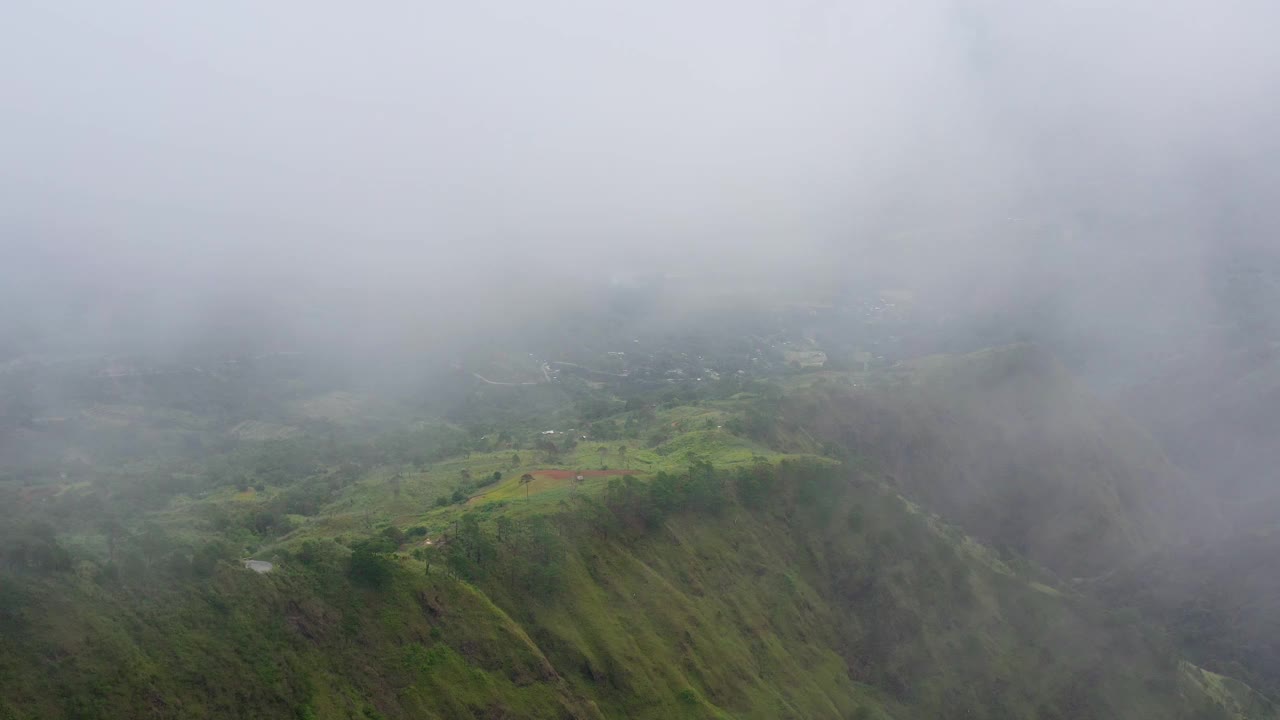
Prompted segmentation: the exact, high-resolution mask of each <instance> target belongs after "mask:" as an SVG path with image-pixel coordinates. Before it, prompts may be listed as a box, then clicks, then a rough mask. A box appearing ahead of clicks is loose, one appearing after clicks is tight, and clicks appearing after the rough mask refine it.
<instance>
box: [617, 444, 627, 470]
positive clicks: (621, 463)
mask: <svg viewBox="0 0 1280 720" xmlns="http://www.w3.org/2000/svg"><path fill="white" fill-rule="evenodd" d="M626 466H627V446H626V445H619V446H618V467H622V468H625V467H626Z"/></svg>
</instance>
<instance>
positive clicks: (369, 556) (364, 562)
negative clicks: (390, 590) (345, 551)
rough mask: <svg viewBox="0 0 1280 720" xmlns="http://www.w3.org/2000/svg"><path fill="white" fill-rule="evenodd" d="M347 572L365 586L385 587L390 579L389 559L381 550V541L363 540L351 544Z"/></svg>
mask: <svg viewBox="0 0 1280 720" xmlns="http://www.w3.org/2000/svg"><path fill="white" fill-rule="evenodd" d="M347 574H348V575H350V576H351V579H352V580H354V581H355V582H357V583H359V584H361V585H364V586H366V587H371V588H374V589H378V588H383V587H386V586H387V584H388V583H389V582H390V581H391V560H390V559H388V558H387V556H386V555H385V554H384V553H383V552H382V543H381V542H379V541H377V540H364V541H361V542H358V543H356V544H355V545H353V546H352V549H351V558H350V560H349V561H348V566H347Z"/></svg>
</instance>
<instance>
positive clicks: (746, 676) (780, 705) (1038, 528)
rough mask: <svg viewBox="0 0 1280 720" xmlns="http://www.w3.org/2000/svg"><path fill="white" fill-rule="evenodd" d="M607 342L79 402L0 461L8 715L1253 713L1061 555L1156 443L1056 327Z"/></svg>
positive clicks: (1129, 508)
mask: <svg viewBox="0 0 1280 720" xmlns="http://www.w3.org/2000/svg"><path fill="white" fill-rule="evenodd" d="M758 349H759V348H757V347H755V346H754V345H753V346H751V347H749V348H748V349H747V350H746V352H751V353H755V352H757V350H758ZM722 350H723V349H722ZM724 352H726V353H727V352H728V351H724ZM775 354H777V355H779V356H780V357H781V356H782V352H781V351H777V352H776V353H775ZM616 357H617V356H613V355H610V356H607V357H604V358H600V357H596V358H583V360H588V361H592V362H595V363H597V364H595V365H592V366H591V367H595V368H601V370H598V371H593V372H591V373H588V372H585V371H581V370H579V371H577V372H579V375H573V374H570V373H569V372H568V371H567V370H566V371H564V374H563V375H562V376H561V377H560V378H559V379H558V380H557V381H556V382H555V383H550V382H543V383H540V384H536V385H518V386H503V385H493V384H489V383H484V382H481V381H476V383H475V384H474V385H472V386H468V387H466V388H465V389H464V391H459V392H458V396H457V397H455V398H454V400H453V401H451V403H446V406H445V407H444V408H443V409H442V411H441V412H440V413H439V414H427V413H424V415H430V417H429V418H424V417H411V416H410V415H411V413H406V412H403V411H396V412H390V411H388V412H387V413H386V414H385V415H383V416H380V417H379V416H375V415H376V414H375V413H374V411H373V410H371V409H370V407H371V403H370V402H367V401H357V399H356V397H355V396H354V395H350V394H343V393H338V392H335V391H333V390H332V389H329V388H320V389H318V390H322V391H321V392H317V393H316V394H315V395H314V396H308V395H306V394H305V393H296V394H288V393H286V394H285V395H284V396H282V397H277V396H271V397H270V398H269V401H264V406H263V407H260V408H257V411H256V412H255V413H254V414H255V415H257V416H259V417H260V419H259V420H255V422H254V423H253V424H248V425H246V424H245V422H246V421H245V420H244V419H242V418H238V417H237V416H235V414H234V413H232V412H230V411H228V413H227V417H225V418H221V416H220V415H219V416H212V417H204V418H201V416H199V415H198V414H196V413H194V412H192V411H190V410H184V411H183V412H187V413H189V415H175V416H173V417H180V418H184V419H183V420H182V422H183V423H185V424H184V425H181V426H179V429H178V430H173V431H170V432H171V433H176V435H172V434H166V435H162V441H157V442H156V444H154V445H147V444H145V443H143V442H142V441H141V440H137V438H135V439H134V442H138V443H140V444H139V445H137V447H143V448H151V450H150V451H148V452H145V453H138V452H134V453H133V454H129V453H125V454H123V455H121V454H117V453H116V452H115V451H114V450H113V451H111V452H105V451H102V450H101V448H102V447H103V443H102V442H101V438H102V437H103V436H104V435H103V432H104V431H103V429H102V427H101V426H100V425H99V423H102V422H103V420H102V418H101V415H100V413H97V411H95V413H97V414H94V415H92V417H93V418H94V419H93V423H95V424H94V426H93V428H92V429H84V433H83V434H78V435H75V436H74V437H62V438H59V439H58V442H60V443H64V444H68V443H69V445H66V447H74V448H75V451H76V452H75V454H78V455H80V456H83V457H85V458H91V459H93V460H94V462H93V463H89V462H87V461H86V462H83V463H80V464H68V463H66V462H63V461H55V460H50V459H48V458H47V457H46V458H45V459H44V460H42V461H41V462H30V463H24V464H22V465H20V466H14V469H10V470H8V471H7V473H8V474H7V475H6V476H5V477H4V478H3V479H0V501H3V502H0V521H2V522H0V528H2V531H0V547H2V548H3V551H4V552H3V555H0V581H2V582H0V718H3V719H4V720H9V719H10V718H21V719H23V720H26V719H27V718H45V717H85V718H94V717H102V718H108V717H175V718H177V717H181V718H189V717H191V718H199V717H225V716H237V717H253V718H271V717H279V718H349V717H357V718H360V717H363V718H400V717H404V718H409V717H413V718H422V717H425V718H431V717H438V718H453V717H495V718H496V717H520V718H526V717H529V718H536V717H554V718H566V717H571V718H606V717H636V718H728V717H744V718H846V717H853V718H864V719H866V718H871V719H877V720H891V719H897V720H905V719H906V718H918V717H944V718H945V717H955V718H992V719H996V718H1000V719H1006V718H1033V717H1034V718H1061V719H1063V720H1067V719H1070V720H1077V719H1087V718H1116V717H1123V718H1135V719H1138V720H1141V719H1143V718H1153V719H1154V718H1160V719H1161V720H1164V719H1167V718H1175V719H1176V718H1187V719H1188V720H1190V719H1192V718H1194V719H1196V720H1201V719H1204V720H1213V719H1215V718H1223V719H1226V718H1249V719H1256V718H1274V717H1276V716H1277V713H1276V711H1275V709H1274V708H1273V707H1272V706H1271V705H1270V703H1269V701H1268V700H1267V699H1266V698H1264V697H1263V696H1261V695H1258V694H1257V693H1255V692H1254V691H1253V690H1251V689H1250V687H1249V686H1246V685H1244V684H1243V683H1241V682H1239V681H1238V680H1234V679H1231V678H1230V677H1225V676H1223V675H1219V674H1215V673H1226V674H1228V675H1233V676H1237V677H1238V676H1240V675H1241V673H1235V672H1232V669H1231V668H1230V667H1223V666H1222V665H1221V664H1213V663H1209V662H1199V664H1202V665H1205V666H1206V667H1209V668H1210V669H1212V670H1213V671H1214V672H1213V673H1211V672H1208V671H1206V670H1202V669H1200V668H1199V667H1196V666H1195V665H1191V664H1189V663H1188V662H1187V658H1184V656H1183V655H1182V654H1181V653H1180V650H1181V648H1179V647H1177V646H1175V644H1174V641H1173V640H1171V639H1169V637H1168V636H1167V635H1166V634H1165V633H1164V631H1163V630H1162V629H1161V628H1159V627H1157V626H1153V625H1151V624H1150V623H1149V622H1148V620H1146V619H1145V618H1144V617H1143V616H1142V615H1140V614H1137V613H1131V612H1113V611H1111V610H1109V609H1108V607H1107V606H1105V605H1102V604H1099V603H1098V601H1097V600H1095V599H1092V598H1091V597H1090V596H1087V595H1084V594H1082V593H1081V592H1080V586H1079V585H1078V584H1073V583H1071V582H1068V581H1063V580H1062V578H1061V575H1059V574H1058V573H1062V574H1074V573H1075V572H1077V571H1088V572H1092V571H1094V570H1100V569H1102V567H1103V562H1102V560H1101V558H1103V557H1104V555H1105V554H1106V553H1115V554H1116V555H1117V556H1128V555H1129V554H1131V553H1135V552H1137V551H1138V549H1141V548H1145V547H1147V546H1149V545H1152V544H1155V543H1157V542H1159V541H1160V540H1161V536H1160V532H1159V530H1158V529H1157V526H1156V525H1155V524H1154V523H1153V522H1151V521H1150V518H1148V517H1146V516H1144V514H1143V512H1142V511H1140V510H1139V508H1138V505H1139V504H1140V503H1138V499H1137V498H1136V497H1134V496H1130V495H1129V493H1130V492H1131V490H1132V489H1133V488H1134V487H1137V486H1140V485H1141V484H1142V483H1141V482H1139V481H1140V480H1143V479H1144V478H1145V477H1146V475H1145V474H1144V473H1152V472H1161V471H1163V468H1164V467H1165V466H1164V465H1163V464H1162V463H1161V458H1160V456H1159V455H1158V453H1154V454H1152V453H1148V447H1147V445H1145V444H1144V442H1145V441H1144V439H1143V438H1142V437H1141V435H1140V434H1138V435H1135V434H1133V433H1132V431H1131V430H1130V429H1129V428H1127V427H1126V426H1125V425H1124V423H1123V422H1120V421H1118V420H1116V419H1114V418H1111V417H1110V416H1109V415H1107V414H1106V413H1105V412H1103V411H1102V410H1100V408H1099V406H1098V404H1097V403H1095V402H1094V401H1093V400H1092V399H1090V398H1089V397H1087V395H1084V394H1082V393H1080V392H1079V390H1078V388H1076V387H1075V386H1074V385H1072V384H1071V383H1070V381H1069V379H1068V378H1066V377H1065V375H1064V373H1061V372H1060V370H1059V369H1057V368H1056V367H1055V366H1053V365H1052V363H1047V364H1046V361H1044V360H1043V359H1042V358H1038V357H1037V356H1036V355H1034V354H1031V353H1028V352H1027V351H1026V350H1025V349H1020V348H1012V349H1006V350H1002V351H995V352H990V353H985V354H979V355H973V356H967V357H963V358H950V359H943V358H937V359H932V360H929V361H927V362H922V363H918V364H914V365H911V366H905V367H900V368H896V369H894V370H891V371H883V370H872V371H865V370H858V371H856V372H849V373H845V372H840V373H836V372H830V371H808V372H802V371H799V370H793V369H789V368H787V367H786V365H785V363H784V362H782V361H781V360H779V361H778V362H779V366H780V367H782V368H783V369H782V370H779V372H780V373H782V374H781V375H776V376H774V380H769V379H763V378H761V377H756V376H752V375H750V374H747V373H742V374H741V375H738V374H737V373H736V372H735V373H732V374H731V373H730V372H729V371H728V368H727V367H724V366H722V369H723V370H725V372H724V373H719V374H720V378H719V379H715V380H712V381H707V382H701V381H699V380H698V378H699V377H700V375H699V373H705V374H706V375H707V376H708V377H709V376H710V372H707V371H708V370H709V368H706V367H702V366H701V364H702V363H703V362H704V361H703V360H701V359H700V357H699V356H698V355H697V354H696V353H680V354H678V355H677V354H670V355H661V354H655V359H653V360H652V361H651V365H650V366H648V367H645V368H638V369H637V368H629V366H626V365H625V364H623V363H622V361H621V360H617V359H616ZM610 358H613V359H612V360H611V359H610ZM609 362H612V363H613V364H611V365H606V363H609ZM742 364H746V363H742ZM624 369H630V371H631V372H632V376H628V377H627V378H626V379H625V380H623V379H617V378H620V377H621V375H620V373H621V371H622V370H624ZM487 370H488V371H489V372H491V373H492V374H494V375H495V376H497V375H498V371H499V370H503V371H505V372H507V373H509V375H510V376H512V377H520V378H528V377H533V378H535V380H530V381H529V382H535V381H536V378H537V376H538V375H540V374H541V373H540V372H536V373H535V370H537V366H536V365H534V366H530V365H529V363H528V362H526V361H525V360H523V359H517V360H510V361H508V362H507V363H506V365H502V366H500V367H494V368H487ZM676 371H679V373H678V374H677V373H676ZM608 373H617V374H616V375H608ZM646 373H650V374H656V373H661V375H659V377H665V376H666V375H668V374H676V377H677V378H685V379H687V378H690V377H692V380H688V381H687V382H686V380H685V379H672V380H671V382H667V381H665V380H663V381H661V382H659V381H656V380H653V379H652V378H651V377H648V376H646ZM549 374H550V373H548V375H549ZM463 377H466V376H463ZM610 377H612V378H615V379H614V380H611V381H609V382H613V383H614V384H612V385H609V384H607V383H606V380H604V379H601V378H610ZM494 379H500V378H497V377H495V378H494ZM775 380H776V381H775ZM522 381H524V380H522ZM295 384H297V383H295ZM250 385H255V386H256V384H253V383H251V384H250ZM267 385H270V386H272V387H276V385H273V384H271V383H267ZM1029 387H1035V388H1038V390H1037V392H1035V393H1029V390H1028V388H1029ZM1027 398H1030V400H1029V401H1027ZM242 402H244V403H249V402H250V400H249V399H248V398H244V399H242ZM1025 402H1030V404H1020V403H1025ZM155 405H156V403H154V402H153V403H152V405H145V404H143V405H141V407H143V410H142V411H140V412H138V413H136V414H134V415H130V416H129V418H130V419H126V420H121V421H119V422H120V424H119V425H118V426H113V427H116V429H120V428H125V429H126V430H128V431H129V432H134V431H137V430H138V428H139V427H150V424H151V423H153V422H156V421H155V420H154V418H155V417H167V415H165V414H164V412H169V411H167V410H166V411H164V412H161V411H160V410H157V409H156V407H155ZM192 407H195V405H192ZM174 412H176V411H174ZM220 412H221V411H220ZM148 418H150V419H148ZM219 418H221V419H219ZM334 418H341V419H342V420H343V421H342V422H337V421H336V420H335V419H334ZM280 428H296V429H298V431H297V432H283V431H280ZM82 429H83V428H82ZM111 432H115V430H112V431H111ZM111 432H108V433H106V435H107V436H110V435H111ZM1010 433H1020V434H1019V435H1017V437H1018V438H1019V441H1018V442H1017V443H1013V442H1012V441H1011V440H1010V439H1009V434H1010ZM184 438H185V439H184ZM73 440H74V442H72V441H73ZM1015 444H1016V445H1017V446H1019V447H1025V448H1026V451H1025V452H1019V451H1017V450H1016V448H1014V447H1013V445H1015ZM996 458H1004V460H1003V461H1002V462H1004V463H1005V464H1004V465H1000V464H999V463H998V462H997V460H996ZM1046 459H1051V460H1053V462H1052V463H1046V462H1045V461H1046ZM1077 477H1079V478H1087V479H1088V482H1085V481H1083V480H1080V481H1076V480H1075V478H1077ZM579 478H581V479H579ZM1027 478H1032V479H1033V480H1034V482H1035V483H1037V487H1038V488H1040V490H1042V492H1041V493H1040V496H1043V497H1045V498H1049V500H1045V504H1044V505H1034V504H1027V503H1025V502H1022V503H1021V504H1020V501H1022V500H1029V499H1034V498H1028V497H1027V496H1024V495H1019V494H1017V492H1016V487H1017V485H1018V483H1017V482H1015V480H1016V481H1025V480H1026V479H1027ZM944 481H945V482H944ZM949 483H951V484H955V487H952V486H951V485H950V484H949ZM949 489H950V490H953V491H955V492H954V494H950V493H949V492H948V490H949ZM961 489H963V490H964V491H965V492H968V493H971V494H970V495H968V497H971V498H981V499H982V503H981V504H978V505H975V506H973V507H968V506H965V505H963V504H960V503H959V499H960V490H961ZM1050 500H1051V501H1052V502H1050ZM1065 506H1069V507H1071V508H1073V515H1072V516H1071V518H1070V519H1068V520H1064V521H1063V522H1065V523H1068V524H1064V525H1056V524H1054V522H1055V521H1054V520H1053V513H1054V511H1055V510H1056V509H1060V508H1062V507H1065ZM992 518H994V523H993V522H990V519H992ZM953 523H954V524H953ZM1017 523H1021V524H1017ZM248 558H253V559H256V560H263V561H269V562H271V563H273V567H272V569H271V570H270V571H269V572H265V573H261V574H260V573H258V572H254V571H252V570H250V569H246V567H245V566H244V564H243V563H242V561H243V560H245V559H248ZM1117 559H1118V558H1113V559H1112V560H1113V561H1114V560H1117ZM1189 659H1190V660H1192V661H1200V660H1201V658H1200V657H1199V656H1191V657H1190V658H1189ZM1246 679H1253V678H1252V677H1250V678H1246Z"/></svg>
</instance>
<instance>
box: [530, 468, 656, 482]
mask: <svg viewBox="0 0 1280 720" xmlns="http://www.w3.org/2000/svg"><path fill="white" fill-rule="evenodd" d="M529 474H530V475H532V476H534V477H536V478H547V479H548V480H572V479H573V478H574V477H575V476H577V475H581V476H582V477H584V478H589V477H606V476H608V475H639V474H640V471H639V470H583V471H581V472H574V471H572V470H534V471H533V472H531V473H529Z"/></svg>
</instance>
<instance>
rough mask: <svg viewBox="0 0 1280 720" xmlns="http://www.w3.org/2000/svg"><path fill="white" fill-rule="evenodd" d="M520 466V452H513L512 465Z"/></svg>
mask: <svg viewBox="0 0 1280 720" xmlns="http://www.w3.org/2000/svg"><path fill="white" fill-rule="evenodd" d="M519 466H520V453H518V452H513V453H511V467H519Z"/></svg>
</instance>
